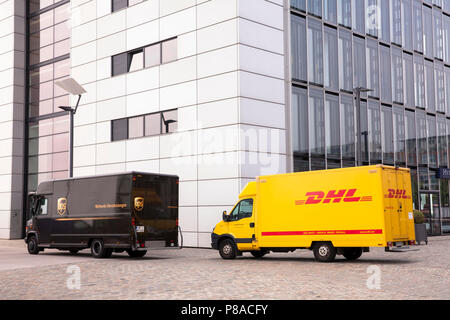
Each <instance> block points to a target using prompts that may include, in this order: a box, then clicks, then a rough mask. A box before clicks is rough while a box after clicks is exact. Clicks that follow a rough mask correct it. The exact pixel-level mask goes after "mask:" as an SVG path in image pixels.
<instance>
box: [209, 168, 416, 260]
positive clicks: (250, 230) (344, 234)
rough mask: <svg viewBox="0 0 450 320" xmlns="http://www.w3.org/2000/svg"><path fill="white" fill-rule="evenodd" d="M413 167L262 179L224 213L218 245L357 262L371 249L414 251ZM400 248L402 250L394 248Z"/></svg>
mask: <svg viewBox="0 0 450 320" xmlns="http://www.w3.org/2000/svg"><path fill="white" fill-rule="evenodd" d="M412 211H413V207H412V198H411V177H410V173H409V169H403V168H394V167H389V166H383V165H376V166H368V167H357V168H345V169H334V170H324V171H314V172H302V173H291V174H281V175H273V176H264V177H259V178H257V179H256V181H254V182H250V183H249V184H247V186H246V187H245V188H244V190H243V191H242V192H241V194H240V195H239V202H238V203H237V204H236V205H235V206H234V207H233V209H232V210H231V212H230V213H227V212H224V214H223V221H222V222H219V223H218V224H217V225H216V227H215V228H214V230H213V232H212V234H211V245H212V247H213V248H215V249H218V250H219V252H220V255H221V256H222V258H224V259H233V258H235V257H236V256H239V255H242V254H243V253H244V252H249V253H251V254H252V255H253V256H255V257H257V258H260V257H263V256H264V255H266V254H268V253H270V252H292V251H295V250H297V249H310V250H312V251H313V252H314V256H315V258H316V260H318V261H321V262H328V261H333V260H334V259H335V257H336V255H343V256H344V257H345V258H346V259H348V260H355V259H358V258H359V257H360V256H361V255H362V253H363V252H367V251H368V250H369V248H370V247H384V248H386V250H388V251H407V250H413V249H411V248H410V247H409V245H412V244H415V233H414V219H413V214H412ZM394 245H395V248H393V246H394Z"/></svg>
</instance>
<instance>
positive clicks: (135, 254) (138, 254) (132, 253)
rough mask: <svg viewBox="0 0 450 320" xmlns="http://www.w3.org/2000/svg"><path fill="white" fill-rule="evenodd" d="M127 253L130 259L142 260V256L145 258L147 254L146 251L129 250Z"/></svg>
mask: <svg viewBox="0 0 450 320" xmlns="http://www.w3.org/2000/svg"><path fill="white" fill-rule="evenodd" d="M127 253H128V255H129V256H130V257H131V258H142V257H143V256H145V255H146V254H147V250H143V251H133V250H131V249H128V250H127Z"/></svg>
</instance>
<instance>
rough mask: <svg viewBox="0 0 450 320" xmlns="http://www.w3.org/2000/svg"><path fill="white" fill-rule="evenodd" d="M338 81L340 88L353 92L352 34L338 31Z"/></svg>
mask: <svg viewBox="0 0 450 320" xmlns="http://www.w3.org/2000/svg"><path fill="white" fill-rule="evenodd" d="M339 83H340V88H341V89H344V90H347V91H351V92H353V53H352V35H351V33H350V32H348V31H344V30H343V29H341V30H340V31H339Z"/></svg>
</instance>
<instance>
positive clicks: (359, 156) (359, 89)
mask: <svg viewBox="0 0 450 320" xmlns="http://www.w3.org/2000/svg"><path fill="white" fill-rule="evenodd" d="M370 91H373V90H371V89H367V88H363V87H357V88H354V89H353V93H354V94H355V95H356V156H357V160H356V164H357V166H358V167H360V166H362V143H361V136H362V135H363V134H364V136H365V138H366V147H367V136H368V132H367V131H365V132H364V133H363V132H361V93H363V92H370Z"/></svg>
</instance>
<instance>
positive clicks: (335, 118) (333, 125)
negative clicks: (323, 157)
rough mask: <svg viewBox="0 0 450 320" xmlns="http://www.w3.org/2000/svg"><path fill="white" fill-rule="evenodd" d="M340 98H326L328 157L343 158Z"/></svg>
mask: <svg viewBox="0 0 450 320" xmlns="http://www.w3.org/2000/svg"><path fill="white" fill-rule="evenodd" d="M339 120H340V119H339V96H335V95H330V94H327V95H326V97H325V132H326V136H325V141H326V149H327V157H331V158H339V159H340V157H341V142H340V130H339V127H340V123H339V122H340V121H339Z"/></svg>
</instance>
